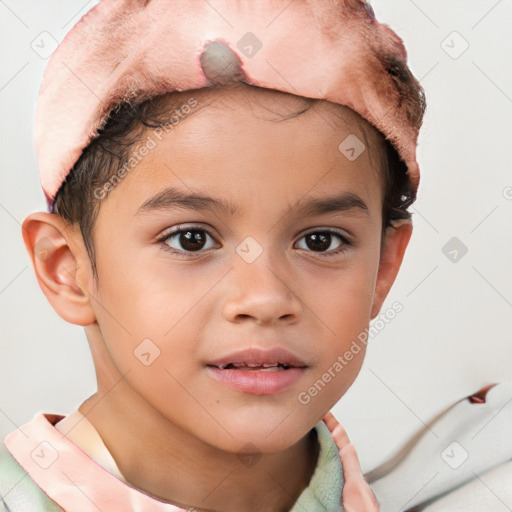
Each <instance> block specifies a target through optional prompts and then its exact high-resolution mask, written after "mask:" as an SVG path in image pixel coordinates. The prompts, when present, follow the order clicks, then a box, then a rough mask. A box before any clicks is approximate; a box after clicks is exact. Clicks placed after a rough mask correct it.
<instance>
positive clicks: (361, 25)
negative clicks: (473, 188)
mask: <svg viewBox="0 0 512 512" xmlns="http://www.w3.org/2000/svg"><path fill="white" fill-rule="evenodd" d="M424 108H425V102H424V96H423V91H422V89H421V87H420V85H419V83H418V82H417V80H416V79H415V78H414V77H413V76H412V74H411V73H410V71H409V69H408V68H407V65H406V53H405V49H404V47H403V45H402V42H401V40H400V39H399V38H398V37H397V36H396V35H395V34H394V32H392V31H391V30H390V29H389V28H388V27H387V26H385V25H381V24H379V23H378V22H377V20H376V19H375V16H374V14H373V11H372V9H371V7H370V6H369V5H368V4H367V3H365V2H363V1H362V0H344V1H342V0H340V1H338V2H327V1H325V2H316V1H315V2H313V1H306V0H301V1H298V2H294V3H288V2H283V1H279V2H277V1H275V0H274V1H272V2H270V1H269V2H264V1H262V2H236V1H232V0H229V1H228V0H225V1H223V2H218V3H216V5H215V8H214V6H213V5H211V4H209V3H208V2H190V1H185V0H178V1H175V2H166V1H163V0H161V1H153V2H146V1H143V0H117V1H116V0H104V1H103V2H101V3H100V4H99V5H98V6H96V7H95V8H93V9H92V10H91V11H90V12H89V13H88V14H87V15H86V16H85V17H84V18H82V20H81V21H80V22H79V23H77V25H76V26H75V27H74V28H73V29H72V31H71V32H70V33H69V34H68V35H67V37H66V38H65V39H64V41H63V42H62V43H61V45H60V46H59V48H58V49H57V50H56V52H55V53H54V55H53V56H52V59H51V61H50V63H49V65H48V67H47V70H46V73H45V77H44V80H43V84H42V87H41V93H40V98H39V101H38V106H37V112H36V127H35V136H36V151H37V156H38V162H39V169H40V174H41V183H42V186H43V190H44V193H45V195H46V199H47V202H48V209H49V213H46V212H38V213H34V214H31V215H29V216H28V217H27V218H26V219H25V221H24V223H23V237H24V241H25V244H26V247H27V249H28V251H29V254H30V256H31V259H32V262H33V266H34V269H35V272H36V276H37V279H38V282H39V284H40V286H41V289H42V291H43V293H44V294H45V296H46V297H47V299H48V300H49V301H50V303H51V305H52V306H53V308H54V309H55V310H56V312H57V313H58V314H59V315H60V316H61V317H62V318H63V319H64V320H66V321H68V322H71V323H73V324H76V325H82V326H84V327H85V332H86V335H87V339H88V342H89V345H90V349H91V352H92V356H93V360H94V364H95V368H96V375H97V382H98V390H97V392H96V393H95V394H94V395H93V396H91V397H89V398H88V399H87V400H85V401H84V402H83V403H82V404H81V405H80V406H79V407H78V408H77V410H75V411H73V412H72V413H71V414H69V415H67V416H62V415H57V414H49V413H48V414H43V413H40V414H38V415H36V416H35V417H34V419H33V420H32V421H31V422H29V423H27V424H26V425H24V426H23V427H22V428H21V429H19V430H17V431H15V432H12V433H11V434H9V435H8V436H7V438H6V440H5V447H3V452H2V453H1V456H0V465H1V466H0V468H1V469H0V481H1V485H2V489H0V490H1V495H2V501H3V504H4V507H5V510H10V511H16V510H29V509H30V510H51V511H54V510H70V511H71V510H79V511H85V510H109V511H111V510H120V511H121V510H122V511H136V510H137V511H138V510H144V511H146V510H147V511H157V510H158V511H160V510H162V511H163V510H166V511H177V510H195V511H213V510H215V511H222V512H234V511H247V512H251V511H288V510H292V511H294V512H297V511H299V510H301V511H302V510H307V511H308V512H313V511H317V510H318V511H320V510H322V511H323V510H328V511H334V510H347V511H355V510H358V511H363V510H364V511H372V510H377V509H378V505H377V502H376V500H375V497H374V495H373V494H372V491H371V490H370V488H369V486H368V484H367V483H366V481H365V480H364V478H363V476H362V475H361V470H360V467H359V464H358V461H357V456H356V453H355V451H354V448H353V445H351V443H350V441H349V440H348V437H347V436H346V433H345V432H344V430H343V428H342V426H341V425H339V424H338V423H337V421H336V420H335V419H334V417H333V416H332V414H330V413H329V410H330V409H331V408H332V407H333V405H334V404H336V402H337V401H338V400H339V399H340V398H341V397H342V396H343V394H344V393H345V392H346V391H347V389H348V388H349V387H350V386H351V384H352V383H353V381H354V380H355V378H356V376H357V374H358V372H359V369H360V368H361V365H362V363H363V359H364V354H365V348H366V347H365V343H362V342H361V337H360V336H359V335H360V333H361V332H364V331H365V329H366V328H367V327H368V323H369V321H370V319H372V318H375V317H376V316H377V315H378V313H379V311H380V309H381V306H382V304H383V302H384V300H385V298H386V296H387V294H388V292H389V290H390V287H391V286H392V284H393V282H394V280H395V277H396V275H397V272H398V270H399V267H400V264H401V261H402V258H403V256H404V252H405V249H406V247H407V244H408V241H409V238H410V236H411V231H412V225H411V221H410V215H409V213H408V211H407V207H408V206H409V205H410V204H411V203H412V202H413V201H414V199H415V197H416V191H417V187H418V182H419V170H418V164H417V162H416V157H415V154H416V153H415V152H416V143H417V137H418V131H419V128H420V126H421V122H422V118H423V114H424ZM201 253H203V254H201Z"/></svg>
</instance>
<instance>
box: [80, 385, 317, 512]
mask: <svg viewBox="0 0 512 512" xmlns="http://www.w3.org/2000/svg"><path fill="white" fill-rule="evenodd" d="M79 410H80V412H81V413H82V414H83V415H84V416H86V417H87V419H88V420H89V421H90V422H91V424H92V425H93V426H94V427H95V428H96V430H97V431H98V433H99V434H100V436H101V438H102V439H103V442H104V443H105V446H106V447H107V449H108V450H109V451H110V453H111V455H112V457H113V458H114V460H115V462H116V464H117V466H118V467H119V470H120V471H121V473H122V474H123V476H124V477H125V478H126V480H127V481H128V482H129V483H130V484H131V485H133V486H134V487H136V488H138V489H140V490H141V491H143V492H145V493H147V494H150V495H151V496H153V497H155V498H157V499H159V500H161V501H165V502H169V503H172V504H174V505H177V506H179V507H181V508H185V509H187V508H192V507H193V508H194V509H195V510H197V511H198V512H212V511H216V512H235V511H239V510H244V511H247V512H253V511H254V512H256V511H258V512H262V511H267V510H268V511H276V510H280V511H281V510H282V511H287V510H290V509H291V508H292V507H293V504H294V503H295V502H296V501H297V499H298V497H299V496H300V494H301V492H302V491H303V490H304V488H305V487H307V485H308V484H309V481H310V480H311V476H312V474H313V472H314V468H315V466H316V463H317V458H318V452H319V445H318V441H317V436H316V433H315V431H314V430H311V431H310V432H309V433H308V434H307V435H306V436H304V437H303V438H302V439H300V440H299V441H298V442H297V443H295V444H294V445H292V446H290V447H289V448H287V449H286V450H283V451H280V452H274V453H263V454H261V453H253V454H248V455H247V456H241V455H240V454H239V453H232V452H226V451H224V450H221V449H219V448H217V447H215V446H212V445H211V444H207V443H205V442H203V441H202V440H201V439H198V438H197V437H195V436H193V435H192V434H190V433H189V432H186V431H184V430H183V429H181V428H180V427H179V426H178V425H176V424H174V423H172V422H171V421H169V420H168V419H167V418H165V417H163V416H162V415H161V414H160V413H158V411H156V410H154V409H153V408H152V407H151V406H150V405H149V404H148V403H147V402H145V401H144V400H142V398H141V397H140V396H139V395H138V394H137V393H135V392H134V391H133V390H132V389H131V388H130V386H129V385H128V384H127V383H125V382H124V380H121V381H120V382H119V384H118V385H116V386H115V388H110V391H107V392H101V391H98V392H97V393H95V394H94V395H93V396H91V397H90V398H89V399H87V400H86V401H85V402H84V403H82V405H80V407H79Z"/></svg>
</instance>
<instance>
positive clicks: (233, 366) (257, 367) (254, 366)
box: [208, 362, 300, 372]
mask: <svg viewBox="0 0 512 512" xmlns="http://www.w3.org/2000/svg"><path fill="white" fill-rule="evenodd" d="M208 366H213V367H214V368H218V369H219V370H242V371H246V372H281V371H284V370H289V369H290V368H300V367H299V366H293V365H290V364H287V363H263V364H260V363H246V362H242V363H228V364H221V365H219V366H215V365H208Z"/></svg>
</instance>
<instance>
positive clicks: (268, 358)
mask: <svg viewBox="0 0 512 512" xmlns="http://www.w3.org/2000/svg"><path fill="white" fill-rule="evenodd" d="M207 366H214V367H216V368H219V369H221V370H225V369H231V370H245V371H269V372H270V371H284V370H288V369H290V368H305V367H307V365H306V363H305V362H304V361H303V360H302V359H300V358H299V357H297V356H296V355H295V354H292V353H291V352H290V351H288V350H286V349H284V348H280V347H277V348H273V349H268V350H262V349H258V348H249V349H243V350H239V351H237V352H232V353H231V354H228V355H227V356H224V357H221V358H219V359H216V360H214V361H211V362H209V363H207Z"/></svg>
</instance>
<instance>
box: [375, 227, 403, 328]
mask: <svg viewBox="0 0 512 512" xmlns="http://www.w3.org/2000/svg"><path fill="white" fill-rule="evenodd" d="M411 234H412V222H411V220H409V219H407V220H403V221H400V223H396V224H395V227H393V228H392V227H388V228H387V229H386V231H385V233H384V238H383V240H382V244H381V251H380V262H379V272H378V274H377V282H376V285H375V295H374V299H373V305H372V312H371V318H372V320H373V319H374V318H375V317H376V316H377V315H378V314H379V311H380V309H381V308H382V304H383V303H384V300H385V299H386V297H387V295H388V293H389V290H390V289H391V286H392V285H393V283H394V282H395V278H396V276H397V274H398V270H399V269H400V265H401V264H402V260H403V257H404V254H405V249H406V248H407V245H408V243H409V240H410V238H411Z"/></svg>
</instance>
